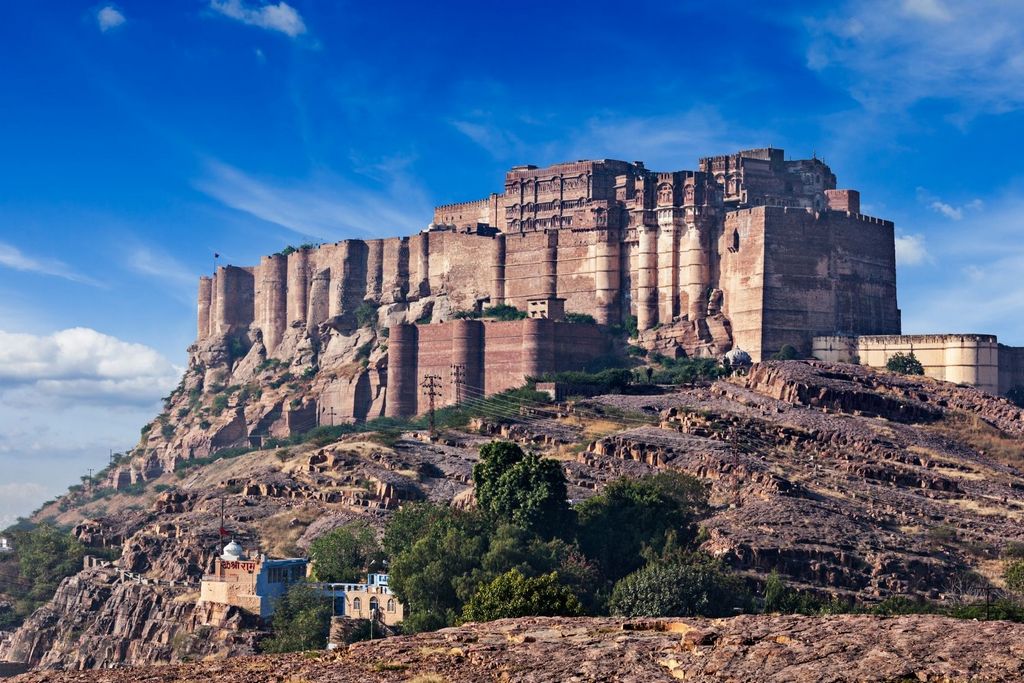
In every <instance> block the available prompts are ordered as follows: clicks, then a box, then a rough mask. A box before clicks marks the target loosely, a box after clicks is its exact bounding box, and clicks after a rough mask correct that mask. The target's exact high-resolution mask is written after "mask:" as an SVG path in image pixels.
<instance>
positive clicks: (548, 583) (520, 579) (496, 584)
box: [462, 569, 583, 621]
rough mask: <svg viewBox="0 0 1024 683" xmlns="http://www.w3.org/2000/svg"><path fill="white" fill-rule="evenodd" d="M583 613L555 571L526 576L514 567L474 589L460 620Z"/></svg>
mask: <svg viewBox="0 0 1024 683" xmlns="http://www.w3.org/2000/svg"><path fill="white" fill-rule="evenodd" d="M582 613H583V607H582V605H580V601H579V600H578V599H577V598H576V596H575V595H574V594H573V592H572V590H571V589H570V588H569V587H568V586H565V585H563V584H561V583H559V580H558V572H551V573H550V574H543V575H541V576H536V577H532V578H528V577H526V576H524V575H523V573H522V572H520V571H519V570H518V569H513V570H511V571H508V572H505V573H504V574H502V575H500V576H498V577H497V578H496V579H494V580H493V581H491V582H490V583H487V584H484V585H482V586H480V587H479V588H477V590H476V593H474V594H473V598H472V599H471V600H470V601H469V602H468V603H466V606H465V608H464V609H463V611H462V620H463V621H493V620H495V619H505V618H511V617H530V616H538V617H559V616H565V617H571V616H578V615H580V614H582Z"/></svg>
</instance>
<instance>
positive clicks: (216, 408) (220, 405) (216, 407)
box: [211, 394, 228, 415]
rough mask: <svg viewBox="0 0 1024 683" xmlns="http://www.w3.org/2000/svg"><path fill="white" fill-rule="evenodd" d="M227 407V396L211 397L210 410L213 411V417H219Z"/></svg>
mask: <svg viewBox="0 0 1024 683" xmlns="http://www.w3.org/2000/svg"><path fill="white" fill-rule="evenodd" d="M227 407H228V395H227V394H217V395H216V396H214V397H213V403H212V404H211V409H212V410H213V414H214V415H220V414H221V413H223V412H224V411H225V410H226V409H227Z"/></svg>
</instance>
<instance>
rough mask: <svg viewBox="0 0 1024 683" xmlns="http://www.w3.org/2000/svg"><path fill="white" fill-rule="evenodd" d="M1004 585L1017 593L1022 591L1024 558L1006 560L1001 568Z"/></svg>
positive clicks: (1023, 591) (1023, 585) (1023, 586)
mask: <svg viewBox="0 0 1024 683" xmlns="http://www.w3.org/2000/svg"><path fill="white" fill-rule="evenodd" d="M1003 579H1005V580H1006V587H1007V588H1009V589H1010V590H1012V591H1015V592H1017V593H1024V560H1015V561H1013V562H1008V563H1007V565H1006V569H1004V570H1003Z"/></svg>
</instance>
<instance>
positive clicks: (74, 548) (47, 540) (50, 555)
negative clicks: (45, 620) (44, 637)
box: [15, 524, 85, 612]
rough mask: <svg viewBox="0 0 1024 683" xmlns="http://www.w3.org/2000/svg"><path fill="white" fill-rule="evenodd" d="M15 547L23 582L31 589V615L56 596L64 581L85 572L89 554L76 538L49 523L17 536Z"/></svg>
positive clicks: (29, 597)
mask: <svg viewBox="0 0 1024 683" xmlns="http://www.w3.org/2000/svg"><path fill="white" fill-rule="evenodd" d="M15 547H16V549H17V550H16V552H17V555H18V567H19V572H18V573H19V575H20V578H21V581H22V583H23V584H28V585H29V586H30V587H29V588H28V590H27V592H25V593H24V594H23V599H24V600H25V601H26V602H27V603H28V605H29V607H30V609H28V611H29V612H31V611H32V609H34V608H35V607H36V606H38V605H40V604H42V603H44V602H46V601H47V600H49V599H50V598H51V597H53V594H54V592H55V591H56V590H57V586H58V585H59V584H60V582H61V581H63V580H64V579H65V578H66V577H68V576H71V575H73V574H76V573H77V572H78V571H79V570H81V568H82V557H83V556H84V555H85V549H84V548H83V547H82V544H81V543H79V542H78V540H77V539H76V538H75V537H74V536H72V535H71V534H69V533H67V532H65V531H61V530H60V529H58V528H56V527H54V526H51V525H49V524H41V525H39V526H37V527H36V528H34V529H32V530H30V531H26V532H21V533H19V534H17V535H16V537H15ZM19 611H21V612H23V611H24V609H19Z"/></svg>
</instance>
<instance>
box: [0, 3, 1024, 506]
mask: <svg viewBox="0 0 1024 683" xmlns="http://www.w3.org/2000/svg"><path fill="white" fill-rule="evenodd" d="M767 4H771V5H772V8H771V9H770V10H769V9H765V7H764V5H767ZM2 11H3V14H4V17H3V20H2V21H0V64H2V68H0V159H3V161H4V163H3V164H2V166H0V526H2V525H3V523H4V522H6V521H10V520H11V519H12V516H13V515H15V514H24V513H25V512H27V511H28V510H30V509H32V508H33V507H34V506H35V505H37V504H38V503H39V502H40V501H42V500H43V499H45V498H48V497H50V496H52V495H53V494H55V493H58V492H59V491H60V490H62V489H63V488H64V487H66V486H67V485H68V484H70V483H74V482H75V481H77V478H78V476H79V475H81V474H83V473H84V472H85V470H86V468H88V467H93V468H97V469H98V468H99V467H101V466H102V465H103V463H104V460H105V458H106V453H107V450H108V448H114V449H123V448H127V447H130V446H131V445H132V444H133V443H134V441H135V440H136V438H137V436H138V428H139V427H140V426H141V425H142V424H143V423H144V422H145V421H147V420H148V419H150V418H151V417H152V415H153V414H154V413H155V412H156V410H157V407H158V400H157V399H158V397H160V396H162V395H165V394H166V393H167V391H168V390H169V389H170V387H172V386H173V385H174V384H175V383H176V381H177V375H178V373H179V372H180V370H181V368H182V366H183V364H184V361H185V348H186V347H187V346H188V344H189V343H190V342H191V340H192V339H193V337H194V332H195V323H194V316H195V303H194V289H195V280H196V278H197V276H198V275H199V274H200V273H204V272H207V271H209V270H210V269H211V268H212V253H213V252H214V251H218V252H220V253H221V254H223V255H224V256H225V258H226V260H228V261H230V262H235V263H243V264H245V263H254V262H256V260H257V259H258V257H259V256H260V255H261V254H265V253H269V252H271V251H276V250H278V249H280V248H281V247H282V246H284V245H285V244H288V243H299V242H303V241H319V240H335V239H340V238H346V237H376V236H386V235H396V234H402V233H404V232H408V231H410V230H415V229H418V228H420V227H422V226H424V225H425V224H426V223H428V222H429V220H430V208H431V206H432V205H433V204H435V203H444V202H450V201H458V200H463V199H471V198H476V197H478V196H483V195H485V194H487V193H488V192H491V191H497V190H499V189H500V187H501V182H502V178H503V173H504V170H505V169H506V168H507V167H508V166H511V165H513V164H518V163H536V164H546V163H552V162H558V161H563V160H568V159H576V158H599V157H612V158H622V159H627V160H633V159H641V160H644V161H646V162H647V164H648V166H649V167H652V168H656V169H659V170H673V169H682V168H694V167H695V165H696V159H697V157H698V156H702V155H709V154H718V153H725V152H729V151H733V150H736V149H739V148H741V147H747V146H763V145H769V144H770V145H773V146H777V147H784V148H785V149H786V150H787V153H789V154H791V155H792V156H794V157H807V156H810V155H811V154H812V153H817V155H818V156H819V157H822V158H824V159H825V160H826V161H827V162H828V163H829V164H830V165H831V166H832V169H833V170H834V171H835V172H836V174H837V176H838V178H839V185H840V186H841V187H854V188H858V189H860V190H861V192H862V197H863V206H864V211H865V213H872V214H874V215H878V216H882V217H885V218H891V219H893V220H895V221H896V224H897V233H898V237H899V249H898V251H899V285H900V305H901V307H902V309H903V316H904V331H906V332H911V333H913V332H956V331H965V332H968V331H969V332H986V333H994V334H998V335H999V336H1000V339H1001V340H1002V341H1004V342H1005V343H1011V344H1024V318H1022V312H1024V280H1022V278H1021V276H1020V273H1022V272H1024V242H1022V240H1021V239H1020V230H1019V226H1020V224H1021V218H1020V216H1021V215H1024V214H1022V210H1024V199H1022V194H1021V189H1022V185H1024V171H1022V168H1021V164H1020V161H1019V160H1020V158H1021V155H1022V152H1024V149H1022V148H1024V138H1022V136H1021V135H1020V131H1021V130H1022V123H1024V111H1022V108H1024V31H1022V29H1021V27H1022V26H1024V5H1021V4H1018V3H1005V2H999V1H997V0H975V1H973V2H961V1H954V0H902V1H901V0H890V1H886V2H873V1H864V2H822V3H809V2H777V3H754V2H749V3H745V2H736V3H729V4H727V5H714V4H708V3H695V2H679V3H666V2H663V1H660V2H645V1H643V0H638V1H635V2H632V3H626V4H624V3H621V2H616V3H602V2H599V1H591V2H585V3H583V2H562V3H549V2H530V1H529V0H524V2H519V3H515V4H512V5H505V4H502V3H481V2H442V3H421V2H415V3H413V2H390V3H366V2H358V3H357V2H353V1H349V0H334V1H331V2H326V1H321V2H313V1H312V0H310V1H305V2H303V1H300V0H289V2H287V3H285V2H276V3H265V2H261V1H260V0H178V1H175V2H159V3H158V2H149V1H146V2H143V1H141V0H137V1H134V2H133V1H130V0H121V1H119V2H117V3H106V2H100V3H92V2H76V1H74V0H61V1H59V2H57V1H51V0H35V1H34V2H30V3H5V4H4V7H3V9H2Z"/></svg>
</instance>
